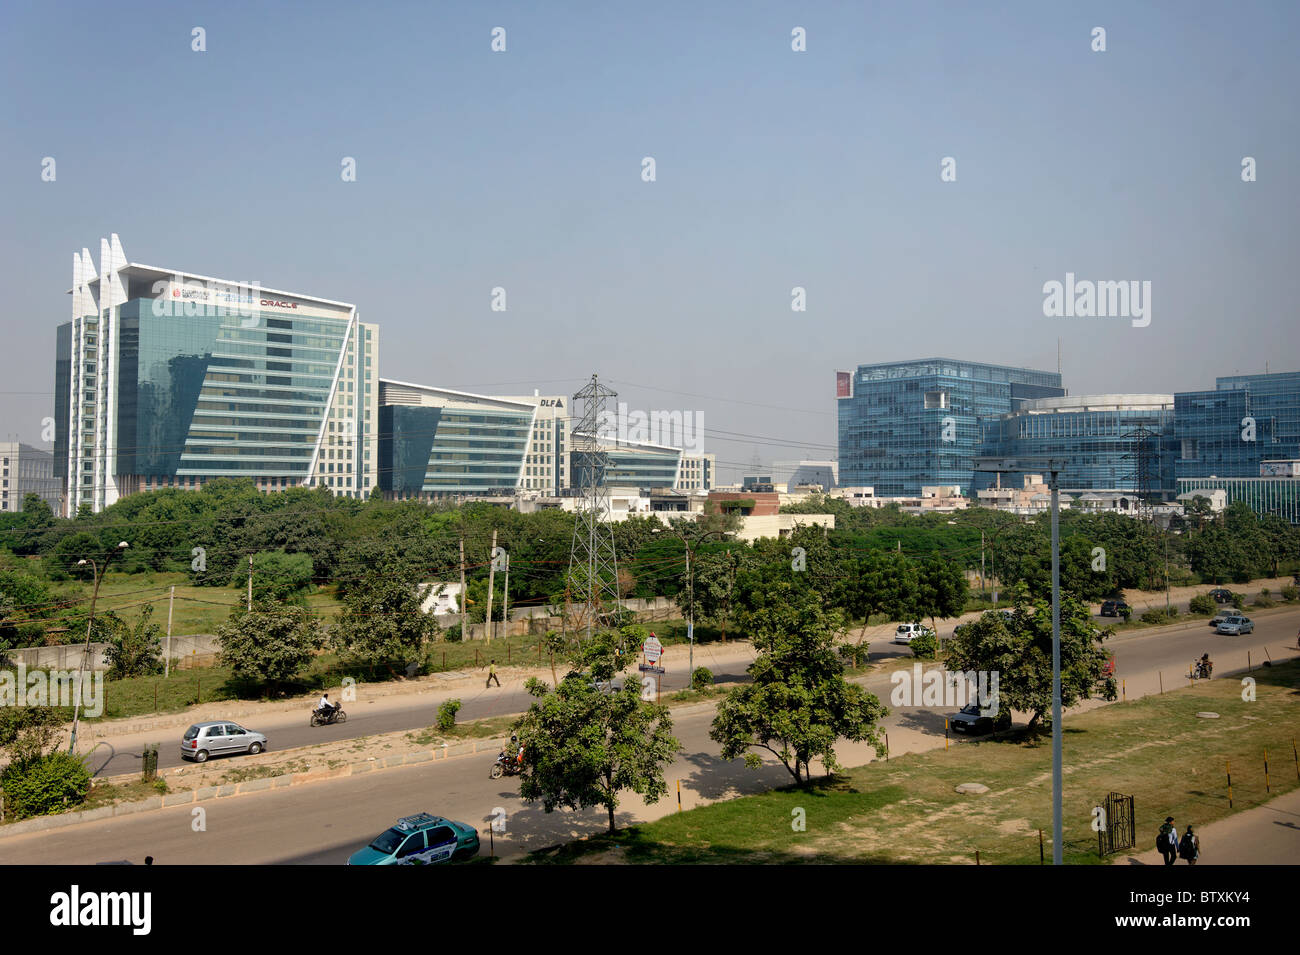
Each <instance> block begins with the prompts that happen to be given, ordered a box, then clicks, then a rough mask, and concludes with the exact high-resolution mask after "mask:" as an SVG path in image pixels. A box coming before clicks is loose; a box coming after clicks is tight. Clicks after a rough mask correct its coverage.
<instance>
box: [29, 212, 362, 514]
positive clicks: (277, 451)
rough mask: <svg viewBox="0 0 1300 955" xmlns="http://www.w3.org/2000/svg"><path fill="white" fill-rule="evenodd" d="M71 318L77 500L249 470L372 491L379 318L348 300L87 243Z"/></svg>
mask: <svg viewBox="0 0 1300 955" xmlns="http://www.w3.org/2000/svg"><path fill="white" fill-rule="evenodd" d="M72 296H73V318H72V321H71V322H68V323H66V324H64V325H62V326H60V328H59V329H58V333H57V348H58V353H57V355H56V359H55V387H56V398H55V406H56V427H55V448H56V453H57V455H58V465H59V472H60V474H59V476H60V477H61V478H62V479H63V482H64V487H65V488H66V493H65V501H66V503H67V513H69V514H75V513H76V512H77V510H78V509H79V508H80V507H82V506H83V505H89V506H90V507H91V508H92V509H93V510H95V511H99V510H102V509H103V508H105V507H107V506H109V505H111V504H112V503H113V502H114V501H116V500H117V499H118V498H120V497H122V496H125V495H127V494H131V493H135V492H138V491H145V490H152V489H155V488H160V487H184V488H197V487H201V486H202V485H203V484H204V483H206V482H207V481H210V480H213V479H216V478H222V477H232V478H251V479H252V480H253V481H254V482H255V483H256V485H257V486H258V487H260V488H262V489H263V490H274V489H279V488H285V487H289V486H293V485H306V484H315V485H319V486H324V487H328V488H330V489H331V490H332V491H333V492H334V493H336V494H341V495H349V496H362V495H364V494H365V492H366V491H368V490H369V488H370V487H371V486H373V485H374V483H375V472H376V465H377V454H378V452H377V447H376V444H375V438H376V430H377V426H378V377H377V368H378V361H379V357H378V348H379V339H378V330H377V329H376V328H375V326H373V325H365V324H362V323H361V322H359V321H358V319H357V314H356V309H355V308H354V307H353V306H351V305H348V304H346V303H342V302H334V301H330V300H328V299H319V298H313V297H310V296H304V295H298V294H294V293H287V292H280V291H274V290H269V289H262V288H260V287H259V286H255V285H248V284H241V283H237V282H229V281H223V280H219V279H212V278H207V277H203V276H198V275H194V274H192V273H185V272H178V271H174V270H169V269H160V268H156V267H153V266H146V265H139V264H135V263H130V262H128V261H127V259H126V256H125V254H124V253H123V252H122V247H121V243H120V241H119V240H118V238H117V236H113V237H112V239H111V240H103V241H101V256H100V270H99V272H98V273H97V272H96V271H95V268H94V265H93V263H92V261H91V258H90V253H89V251H88V250H84V249H83V250H82V252H81V253H80V254H78V255H76V256H74V263H73V289H72Z"/></svg>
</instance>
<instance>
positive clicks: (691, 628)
mask: <svg viewBox="0 0 1300 955" xmlns="http://www.w3.org/2000/svg"><path fill="white" fill-rule="evenodd" d="M682 542H683V543H684V544H685V545H686V592H687V594H688V597H689V603H690V608H691V613H690V619H688V620H687V621H686V634H687V636H689V637H690V640H691V663H690V669H688V670H687V671H686V673H687V676H686V679H687V684H686V685H687V687H689V686H690V685H691V684H690V682H689V681H690V680H691V678H692V677H694V676H695V579H694V578H693V577H691V542H690V541H688V540H685V538H683V540H682Z"/></svg>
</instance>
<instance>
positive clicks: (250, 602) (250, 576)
mask: <svg viewBox="0 0 1300 955" xmlns="http://www.w3.org/2000/svg"><path fill="white" fill-rule="evenodd" d="M248 612H249V613H252V612H253V555H252V554H249V555H248Z"/></svg>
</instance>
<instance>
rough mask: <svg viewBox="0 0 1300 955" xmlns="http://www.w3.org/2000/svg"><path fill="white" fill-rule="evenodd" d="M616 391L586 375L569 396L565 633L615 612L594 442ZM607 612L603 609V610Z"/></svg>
mask: <svg viewBox="0 0 1300 955" xmlns="http://www.w3.org/2000/svg"><path fill="white" fill-rule="evenodd" d="M616 397H618V393H617V392H615V391H612V390H611V389H609V388H606V387H605V386H604V385H602V384H601V383H600V382H599V380H598V379H597V376H596V375H592V376H591V382H590V383H589V384H588V385H587V386H586V387H585V388H583V389H582V390H581V391H579V392H577V393H576V394H575V395H574V396H573V404H572V406H571V407H572V413H573V414H574V416H575V422H574V427H573V432H572V436H573V437H572V451H573V458H572V460H573V464H572V467H571V471H576V472H577V474H576V475H575V476H576V477H577V478H578V481H577V485H578V490H579V493H580V494H581V500H580V501H579V503H578V513H577V519H576V520H575V521H574V524H573V547H572V549H571V550H570V552H569V573H568V576H567V577H566V578H565V607H564V626H565V630H566V631H567V630H568V629H570V628H572V629H573V630H575V631H580V630H583V629H585V630H586V631H587V637H588V639H590V637H591V631H592V627H593V626H595V625H597V624H598V623H599V622H601V621H602V620H604V619H608V618H609V616H610V614H611V611H617V609H618V558H617V556H616V555H615V553H614V528H613V525H612V524H611V514H610V506H609V488H608V487H606V486H605V472H606V471H607V470H608V468H609V455H608V454H607V453H606V451H605V448H604V446H603V445H602V444H601V441H600V434H599V431H600V425H601V421H602V417H603V413H604V412H605V404H606V402H607V401H608V400H609V399H610V398H616ZM607 605H608V606H609V607H610V608H611V609H610V610H607V609H606V606H607Z"/></svg>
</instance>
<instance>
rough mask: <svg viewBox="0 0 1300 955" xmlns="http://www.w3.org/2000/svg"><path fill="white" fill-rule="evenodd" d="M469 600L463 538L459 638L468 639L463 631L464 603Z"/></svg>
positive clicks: (461, 544) (461, 542)
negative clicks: (466, 588)
mask: <svg viewBox="0 0 1300 955" xmlns="http://www.w3.org/2000/svg"><path fill="white" fill-rule="evenodd" d="M468 600H469V593H468V592H467V591H466V590H465V538H464V537H461V539H460V638H461V640H468V639H469V634H468V633H466V632H465V604H466V602H467V601H468Z"/></svg>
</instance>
